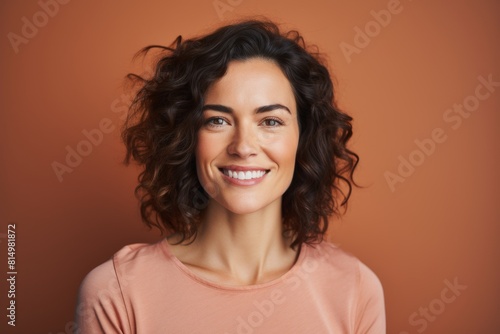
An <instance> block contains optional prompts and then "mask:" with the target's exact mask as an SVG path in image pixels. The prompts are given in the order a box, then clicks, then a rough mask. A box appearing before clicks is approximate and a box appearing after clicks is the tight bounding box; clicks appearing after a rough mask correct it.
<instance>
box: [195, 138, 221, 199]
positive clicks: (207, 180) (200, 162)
mask: <svg viewBox="0 0 500 334" xmlns="http://www.w3.org/2000/svg"><path fill="white" fill-rule="evenodd" d="M217 142H219V141H217V140H215V141H214V140H213V138H212V137H210V136H207V135H204V134H203V133H200V134H199V135H198V142H197V144H196V150H195V157H196V172H197V174H198V181H199V182H200V184H201V185H202V186H203V188H204V189H205V191H206V192H207V193H208V194H209V195H210V196H211V197H214V196H215V194H217V187H216V184H215V183H214V182H213V177H214V175H213V173H214V171H213V170H212V169H211V168H210V167H211V162H212V161H213V160H214V159H215V157H216V156H217V154H218V152H219V148H218V147H217ZM219 145H220V144H219Z"/></svg>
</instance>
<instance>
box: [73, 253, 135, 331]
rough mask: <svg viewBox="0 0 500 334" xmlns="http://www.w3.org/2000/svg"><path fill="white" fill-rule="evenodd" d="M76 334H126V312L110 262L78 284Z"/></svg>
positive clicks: (96, 269) (111, 262) (99, 267)
mask: <svg viewBox="0 0 500 334" xmlns="http://www.w3.org/2000/svg"><path fill="white" fill-rule="evenodd" d="M75 322H76V324H77V331H76V333H78V334H97V333H106V334H110V333H120V334H129V333H130V327H129V322H128V316H127V310H126V308H125V303H124V301H123V296H122V290H121V287H120V284H119V282H118V278H117V276H116V271H115V268H114V265H113V260H109V261H107V262H105V263H103V264H101V265H100V266H98V267H96V268H95V269H93V270H92V271H91V272H90V273H88V274H87V276H86V277H85V278H84V280H83V281H82V284H81V286H80V290H79V293H78V302H77V306H76V310H75Z"/></svg>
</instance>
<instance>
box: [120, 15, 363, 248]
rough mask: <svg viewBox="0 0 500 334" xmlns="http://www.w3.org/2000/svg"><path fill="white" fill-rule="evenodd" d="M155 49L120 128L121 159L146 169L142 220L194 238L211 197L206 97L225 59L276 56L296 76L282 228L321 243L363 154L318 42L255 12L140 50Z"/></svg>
mask: <svg viewBox="0 0 500 334" xmlns="http://www.w3.org/2000/svg"><path fill="white" fill-rule="evenodd" d="M152 49H155V50H158V51H159V52H158V58H157V59H156V60H155V63H154V64H155V66H154V73H152V74H151V76H150V77H149V78H144V77H143V76H140V75H136V74H132V73H131V74H129V75H128V76H127V78H128V79H130V80H132V81H133V83H134V84H135V85H139V87H138V88H137V91H136V94H135V98H134V99H133V102H132V105H131V107H130V112H129V115H128V118H127V120H126V122H125V125H124V129H123V132H122V138H123V140H124V142H125V145H126V149H127V153H126V157H125V163H126V164H128V163H130V161H131V160H135V161H136V162H137V163H138V164H139V165H142V166H143V168H144V169H143V171H142V172H141V173H140V175H139V177H138V180H139V184H138V186H137V187H136V195H137V196H138V197H139V199H140V202H141V216H142V219H143V221H144V222H145V223H146V224H147V225H148V226H149V227H150V228H152V227H158V228H159V229H160V231H162V233H163V232H165V231H167V232H169V233H179V234H180V235H181V237H182V239H181V242H182V241H184V240H187V239H191V238H193V237H196V232H197V229H198V226H199V224H200V222H201V219H200V218H201V217H200V216H201V214H202V212H203V209H204V207H205V206H206V203H207V202H208V198H209V196H208V194H207V193H206V192H205V190H204V189H203V187H202V186H201V184H200V182H199V180H198V177H197V173H196V161H195V154H194V152H195V148H196V143H197V133H198V130H199V129H200V127H201V126H202V121H203V118H202V107H203V104H204V94H205V92H206V91H207V88H208V87H209V86H210V85H211V84H212V83H214V82H215V81H216V80H217V79H219V78H221V77H222V76H223V75H224V74H225V72H226V70H227V67H228V63H229V62H231V61H233V60H246V59H250V58H255V57H260V58H263V59H269V60H273V61H274V62H275V63H276V64H278V65H279V67H280V68H281V70H282V71H283V73H284V74H285V76H286V77H287V78H288V80H289V81H290V83H291V85H292V88H293V93H294V95H295V100H296V104H297V112H298V116H299V117H298V122H299V129H300V134H299V144H298V148H297V154H296V166H295V170H294V175H293V179H292V182H291V184H290V187H289V188H288V189H287V190H286V192H285V193H284V194H283V199H282V217H283V226H284V231H285V232H287V233H292V234H293V236H294V239H293V242H292V244H291V247H292V248H294V247H296V246H299V247H300V246H301V245H302V243H308V244H312V243H316V242H319V241H321V240H322V239H323V237H324V234H325V233H326V231H327V229H328V223H329V220H328V219H329V216H331V215H333V214H337V215H338V214H339V213H340V212H339V211H340V207H342V206H346V205H347V201H348V199H349V197H350V195H351V191H352V185H356V183H355V182H354V180H353V173H354V170H355V168H356V166H357V164H358V161H359V157H358V155H357V154H355V153H354V152H352V151H351V150H349V149H348V148H347V142H348V141H349V139H350V138H351V136H352V124H351V121H352V118H351V117H350V116H349V115H347V114H345V113H343V112H342V111H340V110H339V108H338V107H337V105H336V102H335V100H334V92H333V84H332V80H331V78H330V74H329V71H328V69H327V67H326V61H324V56H323V55H322V54H320V53H319V51H318V49H317V47H315V46H306V44H305V42H304V39H303V37H302V36H301V35H300V34H299V33H298V32H297V31H295V30H291V31H288V32H286V33H282V32H280V29H279V27H278V26H277V25H276V24H275V23H273V22H271V21H269V20H267V19H265V20H257V19H251V20H245V21H242V22H238V23H234V24H230V25H226V26H223V27H220V28H218V29H217V30H215V31H214V32H213V33H210V34H208V35H206V36H202V37H198V38H192V39H188V40H184V41H183V39H182V36H178V37H177V38H176V39H175V40H174V42H173V43H172V44H171V45H170V46H169V47H166V46H161V45H150V46H147V47H145V48H143V49H142V50H140V51H139V52H138V54H137V55H140V56H146V54H148V52H150V51H151V50H152ZM137 55H136V56H137ZM136 87H137V86H136ZM345 186H346V187H345ZM193 240H194V239H193Z"/></svg>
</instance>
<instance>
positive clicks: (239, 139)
mask: <svg viewBox="0 0 500 334" xmlns="http://www.w3.org/2000/svg"><path fill="white" fill-rule="evenodd" d="M257 142H258V139H257V133H256V130H254V129H253V128H252V127H251V126H238V127H236V128H235V130H234V133H233V136H232V138H231V142H230V144H229V145H228V147H227V152H228V153H229V154H230V155H237V156H238V157H240V158H248V157H250V156H252V155H255V154H257V152H258V143H257Z"/></svg>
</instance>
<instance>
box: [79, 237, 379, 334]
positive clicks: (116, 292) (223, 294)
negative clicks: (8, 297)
mask: <svg viewBox="0 0 500 334" xmlns="http://www.w3.org/2000/svg"><path fill="white" fill-rule="evenodd" d="M76 323H77V326H78V329H79V333H80V334H96V333H122V334H132V333H139V334H143V333H145V334H155V333H183V334H184V333H186V334H202V333H203V334H207V333H208V334H211V333H217V334H256V333H279V334H283V333H304V334H322V333H336V334H344V333H345V334H347V333H356V334H383V333H385V332H386V329H385V307H384V295H383V290H382V285H381V283H380V281H379V279H378V278H377V276H376V275H375V274H374V273H373V272H372V271H371V270H370V269H369V268H368V267H367V266H366V265H364V264H363V263H362V262H360V261H359V260H358V259H357V258H356V257H354V256H352V255H350V254H348V253H347V252H345V251H343V250H341V249H340V248H338V247H337V246H335V245H333V244H331V243H329V242H327V241H322V242H321V243H319V244H315V245H307V244H304V245H303V246H302V249H301V251H300V253H299V255H298V258H297V261H296V262H295V264H294V265H293V267H292V268H291V269H290V270H289V271H288V272H286V273H285V274H284V275H282V276H281V277H279V278H277V279H274V280H272V281H269V282H266V283H262V284H256V285H247V286H234V285H224V284H218V283H215V282H212V281H208V280H206V279H204V278H203V277H200V276H198V275H197V274H195V273H194V272H192V271H191V270H190V269H189V268H188V267H187V266H185V265H184V264H183V263H182V262H181V261H180V260H179V259H178V258H176V257H175V256H174V255H173V253H172V252H171V250H170V245H169V243H168V242H167V240H166V239H162V240H161V241H159V242H157V243H154V244H132V245H128V246H125V247H123V248H122V249H121V250H120V251H118V252H117V253H116V254H114V256H113V257H112V258H111V259H110V260H108V261H107V262H105V263H103V264H101V265H100V266H98V267H96V268H95V269H94V270H92V271H91V272H90V273H89V274H88V275H87V276H86V277H85V279H84V280H83V282H82V284H81V287H80V291H79V300H78V303H77V308H76Z"/></svg>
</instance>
